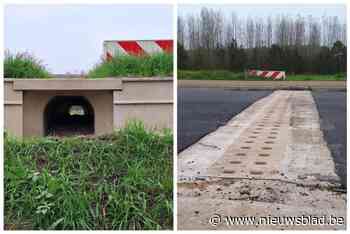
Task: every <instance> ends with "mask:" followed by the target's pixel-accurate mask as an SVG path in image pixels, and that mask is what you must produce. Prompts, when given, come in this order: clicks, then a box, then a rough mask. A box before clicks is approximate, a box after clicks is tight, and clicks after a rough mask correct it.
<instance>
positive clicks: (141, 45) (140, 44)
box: [103, 40, 173, 59]
mask: <svg viewBox="0 0 350 234" xmlns="http://www.w3.org/2000/svg"><path fill="white" fill-rule="evenodd" d="M103 50H104V55H105V57H106V58H107V59H110V58H112V57H115V56H121V55H132V56H142V55H152V54H156V53H172V52H173V40H138V41H136V40H133V41H104V42H103Z"/></svg>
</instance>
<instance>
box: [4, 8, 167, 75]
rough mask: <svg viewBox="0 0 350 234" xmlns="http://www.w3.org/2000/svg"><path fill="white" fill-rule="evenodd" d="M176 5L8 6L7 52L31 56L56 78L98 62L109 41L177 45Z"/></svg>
mask: <svg viewBox="0 0 350 234" xmlns="http://www.w3.org/2000/svg"><path fill="white" fill-rule="evenodd" d="M172 13H173V9H172V6H171V5H85V6H79V5H27V6H25V5H7V6H6V7H5V48H6V49H9V50H10V51H11V52H17V51H28V52H30V53H33V54H34V55H35V56H36V57H38V58H40V59H42V60H43V62H44V64H47V67H48V68H49V70H50V72H52V73H66V72H71V73H80V71H82V70H84V71H87V70H89V69H90V68H92V67H93V65H94V64H96V63H97V62H98V61H99V58H100V56H101V55H102V43H103V41H104V40H135V39H137V40H142V39H172V38H173V36H172V35H173V29H172V25H173V23H172V22H173V14H172Z"/></svg>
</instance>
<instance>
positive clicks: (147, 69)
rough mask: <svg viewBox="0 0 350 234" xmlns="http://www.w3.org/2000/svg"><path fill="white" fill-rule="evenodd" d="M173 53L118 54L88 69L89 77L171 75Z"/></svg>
mask: <svg viewBox="0 0 350 234" xmlns="http://www.w3.org/2000/svg"><path fill="white" fill-rule="evenodd" d="M172 73H173V55H172V54H155V55H152V56H138V57H135V56H118V57H114V58H113V59H111V60H110V61H107V60H103V61H102V62H101V63H99V64H97V65H96V66H95V67H94V68H93V69H92V70H90V71H89V73H88V77H89V78H103V77H121V76H124V77H128V76H129V77H150V76H172Z"/></svg>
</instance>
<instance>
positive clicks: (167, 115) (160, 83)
mask: <svg viewBox="0 0 350 234" xmlns="http://www.w3.org/2000/svg"><path fill="white" fill-rule="evenodd" d="M122 86H123V89H122V90H121V91H120V90H119V91H114V95H113V98H114V101H113V104H114V126H115V128H122V127H124V126H125V125H126V124H127V122H128V121H130V120H135V119H136V120H142V121H143V122H144V123H145V124H146V126H147V127H148V128H155V129H160V128H172V127H173V83H172V80H171V79H163V78H158V79H157V78H154V79H152V80H144V79H143V78H139V79H135V78H129V79H123V85H122Z"/></svg>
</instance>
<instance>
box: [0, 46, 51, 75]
mask: <svg viewBox="0 0 350 234" xmlns="http://www.w3.org/2000/svg"><path fill="white" fill-rule="evenodd" d="M4 77H5V78H48V77H49V72H48V70H47V69H46V67H45V66H44V65H43V64H42V62H41V61H40V60H39V59H37V58H35V57H34V56H33V55H30V54H28V53H17V54H12V53H10V52H9V51H7V52H6V53H5V58H4Z"/></svg>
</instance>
